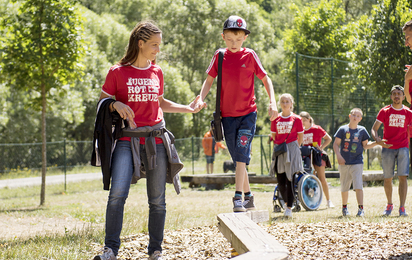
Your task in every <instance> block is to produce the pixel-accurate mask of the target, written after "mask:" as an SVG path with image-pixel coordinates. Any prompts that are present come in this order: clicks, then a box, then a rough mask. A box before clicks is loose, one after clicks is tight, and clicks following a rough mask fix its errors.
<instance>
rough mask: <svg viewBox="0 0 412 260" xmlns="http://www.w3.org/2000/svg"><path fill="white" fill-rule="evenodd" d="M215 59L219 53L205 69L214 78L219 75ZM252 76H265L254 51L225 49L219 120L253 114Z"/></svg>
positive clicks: (217, 52) (253, 77)
mask: <svg viewBox="0 0 412 260" xmlns="http://www.w3.org/2000/svg"><path fill="white" fill-rule="evenodd" d="M218 56H219V50H217V51H216V52H215V54H214V55H213V58H212V61H211V62H210V65H209V67H208V68H207V70H206V73H207V74H209V75H210V76H211V77H213V78H216V77H217V74H218ZM255 74H256V76H257V77H258V78H259V79H263V78H264V77H265V76H266V75H267V73H266V71H265V70H264V68H263V66H262V63H261V62H260V60H259V58H258V56H257V54H256V53H255V51H253V50H252V49H248V48H243V49H241V50H240V51H238V52H231V51H229V50H228V49H226V50H225V55H224V58H223V63H222V90H221V95H220V110H221V113H222V117H238V116H244V115H247V114H249V113H251V112H255V111H256V103H255V99H256V97H255V88H254V79H255Z"/></svg>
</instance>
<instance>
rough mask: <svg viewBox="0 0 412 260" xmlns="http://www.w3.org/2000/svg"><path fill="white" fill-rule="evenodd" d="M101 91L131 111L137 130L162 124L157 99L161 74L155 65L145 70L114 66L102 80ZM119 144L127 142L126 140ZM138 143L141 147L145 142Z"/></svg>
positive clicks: (161, 113) (161, 89)
mask: <svg viewBox="0 0 412 260" xmlns="http://www.w3.org/2000/svg"><path fill="white" fill-rule="evenodd" d="M102 91H103V93H106V94H107V95H110V96H115V97H116V100H118V101H120V102H122V103H124V104H126V105H128V106H129V107H130V108H131V109H133V111H134V114H135V118H134V122H135V123H136V126H137V127H141V126H154V125H155V124H158V123H160V122H161V121H162V120H163V111H162V109H161V108H160V106H159V99H158V97H159V96H163V91H164V89H163V72H162V69H161V68H160V67H159V66H158V65H155V64H151V65H150V66H148V67H147V68H138V67H135V66H133V65H130V66H125V65H114V66H112V67H111V68H110V70H109V72H108V74H107V76H106V81H105V83H104V85H103V88H102ZM120 140H130V137H123V138H121V139H120ZM140 140H141V143H142V144H144V141H145V139H144V138H141V139H140ZM159 140H160V141H159ZM156 143H162V141H161V139H160V138H156Z"/></svg>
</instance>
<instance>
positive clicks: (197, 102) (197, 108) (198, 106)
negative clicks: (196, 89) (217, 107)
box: [189, 95, 207, 113]
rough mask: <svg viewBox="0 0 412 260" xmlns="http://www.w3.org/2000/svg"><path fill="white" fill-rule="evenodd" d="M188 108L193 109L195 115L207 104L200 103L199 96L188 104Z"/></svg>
mask: <svg viewBox="0 0 412 260" xmlns="http://www.w3.org/2000/svg"><path fill="white" fill-rule="evenodd" d="M189 107H190V108H191V109H193V113H197V112H199V111H200V110H202V109H203V108H205V107H207V104H206V103H205V102H203V101H202V99H201V98H200V95H198V96H197V97H196V98H195V100H193V102H192V103H190V105H189Z"/></svg>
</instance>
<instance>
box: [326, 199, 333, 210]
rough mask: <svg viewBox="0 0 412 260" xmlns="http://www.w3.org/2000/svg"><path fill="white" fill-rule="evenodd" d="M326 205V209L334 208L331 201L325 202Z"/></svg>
mask: <svg viewBox="0 0 412 260" xmlns="http://www.w3.org/2000/svg"><path fill="white" fill-rule="evenodd" d="M326 205H327V207H328V208H334V207H335V205H333V203H332V201H330V200H328V201H326Z"/></svg>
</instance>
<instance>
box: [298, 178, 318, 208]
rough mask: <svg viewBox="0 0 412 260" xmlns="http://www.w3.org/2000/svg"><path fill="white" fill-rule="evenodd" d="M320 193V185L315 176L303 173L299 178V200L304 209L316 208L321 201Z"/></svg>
mask: <svg viewBox="0 0 412 260" xmlns="http://www.w3.org/2000/svg"><path fill="white" fill-rule="evenodd" d="M322 195H323V191H322V185H321V183H320V181H319V179H318V178H317V177H316V176H314V175H312V174H305V175H304V176H303V177H302V178H301V179H300V180H299V183H298V196H299V201H300V202H301V204H302V206H303V207H304V208H305V209H306V210H309V211H312V210H317V209H318V208H319V206H320V204H321V203H322Z"/></svg>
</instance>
